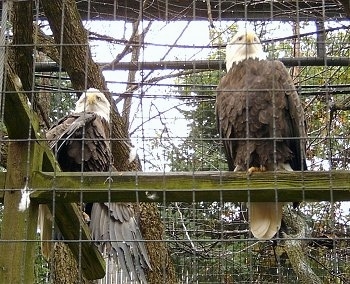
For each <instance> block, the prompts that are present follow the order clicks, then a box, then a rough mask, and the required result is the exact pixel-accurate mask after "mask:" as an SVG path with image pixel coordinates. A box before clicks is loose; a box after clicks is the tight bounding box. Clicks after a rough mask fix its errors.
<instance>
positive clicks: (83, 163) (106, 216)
mask: <svg viewBox="0 0 350 284" xmlns="http://www.w3.org/2000/svg"><path fill="white" fill-rule="evenodd" d="M110 108H111V106H110V103H109V101H108V100H107V99H106V97H105V95H104V94H103V93H101V92H100V91H98V90H96V89H89V90H88V91H87V92H86V93H85V94H83V95H82V96H81V97H80V98H79V100H78V101H77V103H76V108H75V111H74V113H72V114H69V115H67V116H65V117H64V118H62V119H60V120H59V121H58V122H57V124H56V125H54V126H53V127H52V128H51V129H50V130H49V131H48V132H47V134H46V137H47V140H48V142H49V145H50V147H51V149H52V150H53V151H54V152H55V154H56V157H57V161H58V163H59V165H60V167H61V169H62V171H64V172H80V171H85V172H91V171H95V172H108V171H113V156H112V153H111V147H110V141H109V132H110V127H109V117H110ZM86 207H87V208H88V209H87V213H88V215H89V216H90V224H89V226H90V229H91V235H92V239H94V240H96V242H97V244H98V246H99V249H100V251H101V253H103V254H104V255H107V258H108V259H109V260H110V259H113V258H114V261H115V263H118V265H119V266H120V268H121V269H122V270H123V271H124V272H127V273H126V274H127V275H128V278H129V280H132V281H140V280H142V281H143V282H144V283H146V282H147V281H146V278H145V274H144V269H146V268H149V269H150V268H151V266H150V260H149V257H148V253H147V250H146V247H145V245H144V243H143V242H142V236H141V232H140V230H139V228H138V225H137V222H136V220H135V216H134V211H133V206H132V204H131V203H112V202H105V203H93V204H88V205H87V206H86ZM47 213H48V208H46V207H45V205H41V206H40V212H39V217H40V218H39V223H40V226H41V236H42V241H43V240H50V239H51V235H52V232H51V228H52V226H51V223H50V220H51V216H49V215H48V214H47ZM50 251H51V246H50V245H49V243H48V242H43V243H42V252H43V255H44V256H45V257H46V258H47V259H48V258H49V257H50V253H51V252H50ZM109 267H110V265H109ZM112 277H113V276H112ZM133 283H134V282H133Z"/></svg>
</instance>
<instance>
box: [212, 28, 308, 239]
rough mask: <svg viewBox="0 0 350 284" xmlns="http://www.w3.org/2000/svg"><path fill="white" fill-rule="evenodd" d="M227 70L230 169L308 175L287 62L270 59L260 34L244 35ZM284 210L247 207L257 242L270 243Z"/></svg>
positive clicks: (232, 46)
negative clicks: (298, 172) (264, 241)
mask: <svg viewBox="0 0 350 284" xmlns="http://www.w3.org/2000/svg"><path fill="white" fill-rule="evenodd" d="M226 69H227V74H226V75H225V76H224V77H223V78H222V79H221V81H220V83H219V85H218V87H217V98H216V116H217V123H218V130H219V132H220V136H221V138H222V141H223V146H224V150H225V154H226V158H227V163H228V167H229V170H231V171H248V173H249V174H251V173H252V172H254V171H277V170H284V171H293V170H296V171H297V170H306V162H305V137H306V134H305V124H304V114H303V108H302V105H301V102H300V99H299V96H298V94H297V92H296V89H295V86H294V84H293V81H292V78H291V76H290V75H289V73H288V71H287V69H286V67H285V66H284V65H283V63H282V62H280V61H277V60H267V59H266V54H265V53H264V52H263V48H262V45H261V43H260V40H259V38H258V37H257V35H256V34H255V33H254V32H251V31H241V32H238V33H236V34H235V36H234V37H233V39H232V40H231V41H230V43H229V44H228V45H227V47H226ZM282 205H283V204H282V203H280V202H250V204H248V209H249V223H250V230H251V232H252V234H253V235H254V237H256V238H259V239H271V238H272V237H273V236H274V235H275V234H276V233H277V232H278V231H279V229H280V227H281V220H282Z"/></svg>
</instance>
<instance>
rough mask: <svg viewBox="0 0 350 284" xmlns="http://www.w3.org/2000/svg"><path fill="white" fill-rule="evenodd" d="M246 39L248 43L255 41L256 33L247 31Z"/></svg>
mask: <svg viewBox="0 0 350 284" xmlns="http://www.w3.org/2000/svg"><path fill="white" fill-rule="evenodd" d="M246 39H247V43H254V40H255V34H254V33H252V32H247V35H246Z"/></svg>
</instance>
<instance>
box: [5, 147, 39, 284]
mask: <svg viewBox="0 0 350 284" xmlns="http://www.w3.org/2000/svg"><path fill="white" fill-rule="evenodd" d="M28 147H30V149H28ZM28 150H30V151H28ZM29 153H30V155H29V156H28V154H29ZM41 160H42V153H41V150H40V148H39V147H38V146H37V145H36V143H35V142H30V143H29V142H24V141H22V142H11V143H10V144H9V150H8V163H7V175H6V181H5V188H6V191H5V194H4V215H3V220H2V230H1V242H0V255H1V257H0V283H34V261H35V247H36V246H37V244H36V242H35V240H36V239H37V236H36V228H37V218H38V205H37V204H34V203H33V202H32V203H31V204H30V205H29V208H28V209H27V210H25V211H24V212H20V211H19V209H18V205H19V202H20V200H21V196H22V193H21V189H23V188H24V187H25V186H26V184H27V182H26V181H27V178H28V177H27V173H30V171H33V170H34V169H39V165H41V163H42V161H41Z"/></svg>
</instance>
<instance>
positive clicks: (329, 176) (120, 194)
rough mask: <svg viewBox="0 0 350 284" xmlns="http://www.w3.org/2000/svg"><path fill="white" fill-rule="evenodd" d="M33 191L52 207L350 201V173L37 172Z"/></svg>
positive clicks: (39, 199) (33, 197)
mask: <svg viewBox="0 0 350 284" xmlns="http://www.w3.org/2000/svg"><path fill="white" fill-rule="evenodd" d="M109 177H111V179H108V178H109ZM31 187H32V188H35V189H36V190H35V192H34V193H33V194H32V195H31V198H32V199H33V200H35V201H37V202H39V203H47V202H51V201H52V198H53V195H54V196H55V200H56V201H59V202H77V201H79V200H81V197H82V199H83V200H84V201H85V202H107V201H112V202H118V201H120V202H129V201H131V202H135V201H144V202H152V201H156V202H163V200H165V201H166V202H173V201H184V202H192V201H217V200H223V201H247V200H248V199H250V200H251V201H274V200H276V198H277V199H278V200H279V201H322V200H328V201H330V200H333V201H341V200H342V201H346V200H350V174H349V172H348V171H331V172H276V173H273V172H265V173H254V174H253V175H252V176H247V175H246V174H245V173H234V172H195V173H187V172H181V173H180V172H177V173H142V172H137V173H136V172H117V173H111V174H109V173H97V172H89V173H83V174H82V173H58V172H57V173H42V172H36V173H34V174H33V179H32V183H31ZM53 189H54V191H53ZM146 192H148V194H146ZM150 195H156V196H157V198H155V199H152V198H150V197H149V196H150Z"/></svg>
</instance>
